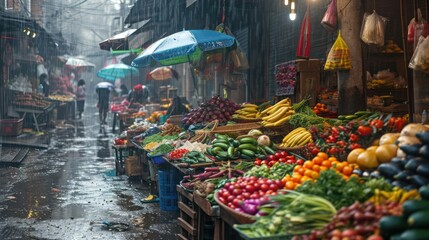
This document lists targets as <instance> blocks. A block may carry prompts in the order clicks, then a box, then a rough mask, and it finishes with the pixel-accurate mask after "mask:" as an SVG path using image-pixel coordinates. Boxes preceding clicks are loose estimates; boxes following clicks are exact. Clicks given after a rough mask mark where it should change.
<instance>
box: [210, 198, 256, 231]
mask: <svg viewBox="0 0 429 240" xmlns="http://www.w3.org/2000/svg"><path fill="white" fill-rule="evenodd" d="M218 195H219V193H216V194H215V195H214V196H215V197H214V198H215V201H216V202H217V203H218V204H219V206H220V209H221V211H225V212H227V213H228V214H229V215H231V217H232V218H233V219H234V220H235V221H236V222H237V223H240V224H246V223H253V222H254V221H255V220H253V216H252V215H250V214H246V213H241V212H238V211H235V210H234V209H232V208H230V207H228V206H227V205H225V204H224V203H222V201H220V200H219V196H218Z"/></svg>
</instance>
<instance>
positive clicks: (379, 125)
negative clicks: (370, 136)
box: [370, 119, 384, 129]
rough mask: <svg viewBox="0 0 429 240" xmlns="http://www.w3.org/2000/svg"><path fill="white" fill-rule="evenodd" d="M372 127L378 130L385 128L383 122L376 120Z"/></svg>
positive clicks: (373, 121) (372, 122)
mask: <svg viewBox="0 0 429 240" xmlns="http://www.w3.org/2000/svg"><path fill="white" fill-rule="evenodd" d="M370 125H371V126H374V127H375V128H377V129H381V128H383V126H384V122H383V121H381V120H380V119H374V120H372V121H371V123H370Z"/></svg>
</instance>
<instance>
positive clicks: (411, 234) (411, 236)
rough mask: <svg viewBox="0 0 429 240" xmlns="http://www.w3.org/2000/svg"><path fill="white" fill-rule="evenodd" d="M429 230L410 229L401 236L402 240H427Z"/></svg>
mask: <svg viewBox="0 0 429 240" xmlns="http://www.w3.org/2000/svg"><path fill="white" fill-rule="evenodd" d="M428 236H429V229H409V230H407V231H405V232H403V233H402V234H401V237H400V239H401V240H426V239H428Z"/></svg>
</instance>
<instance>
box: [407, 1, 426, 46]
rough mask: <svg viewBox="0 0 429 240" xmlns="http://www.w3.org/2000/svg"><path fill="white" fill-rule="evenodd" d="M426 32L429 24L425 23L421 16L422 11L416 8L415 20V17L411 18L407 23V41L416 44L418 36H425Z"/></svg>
mask: <svg viewBox="0 0 429 240" xmlns="http://www.w3.org/2000/svg"><path fill="white" fill-rule="evenodd" d="M428 33H429V24H428V23H427V21H426V19H424V18H423V16H422V11H421V10H420V8H418V9H417V22H416V20H415V18H413V19H411V21H410V23H409V24H408V35H407V40H408V43H410V44H414V43H416V44H417V42H418V40H419V37H420V36H423V37H426V36H427V35H428Z"/></svg>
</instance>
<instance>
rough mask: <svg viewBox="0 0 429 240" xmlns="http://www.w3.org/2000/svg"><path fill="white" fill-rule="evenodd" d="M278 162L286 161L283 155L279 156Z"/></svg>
mask: <svg viewBox="0 0 429 240" xmlns="http://www.w3.org/2000/svg"><path fill="white" fill-rule="evenodd" d="M278 161H279V162H282V163H284V162H286V158H284V157H281V158H279V160H278Z"/></svg>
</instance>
